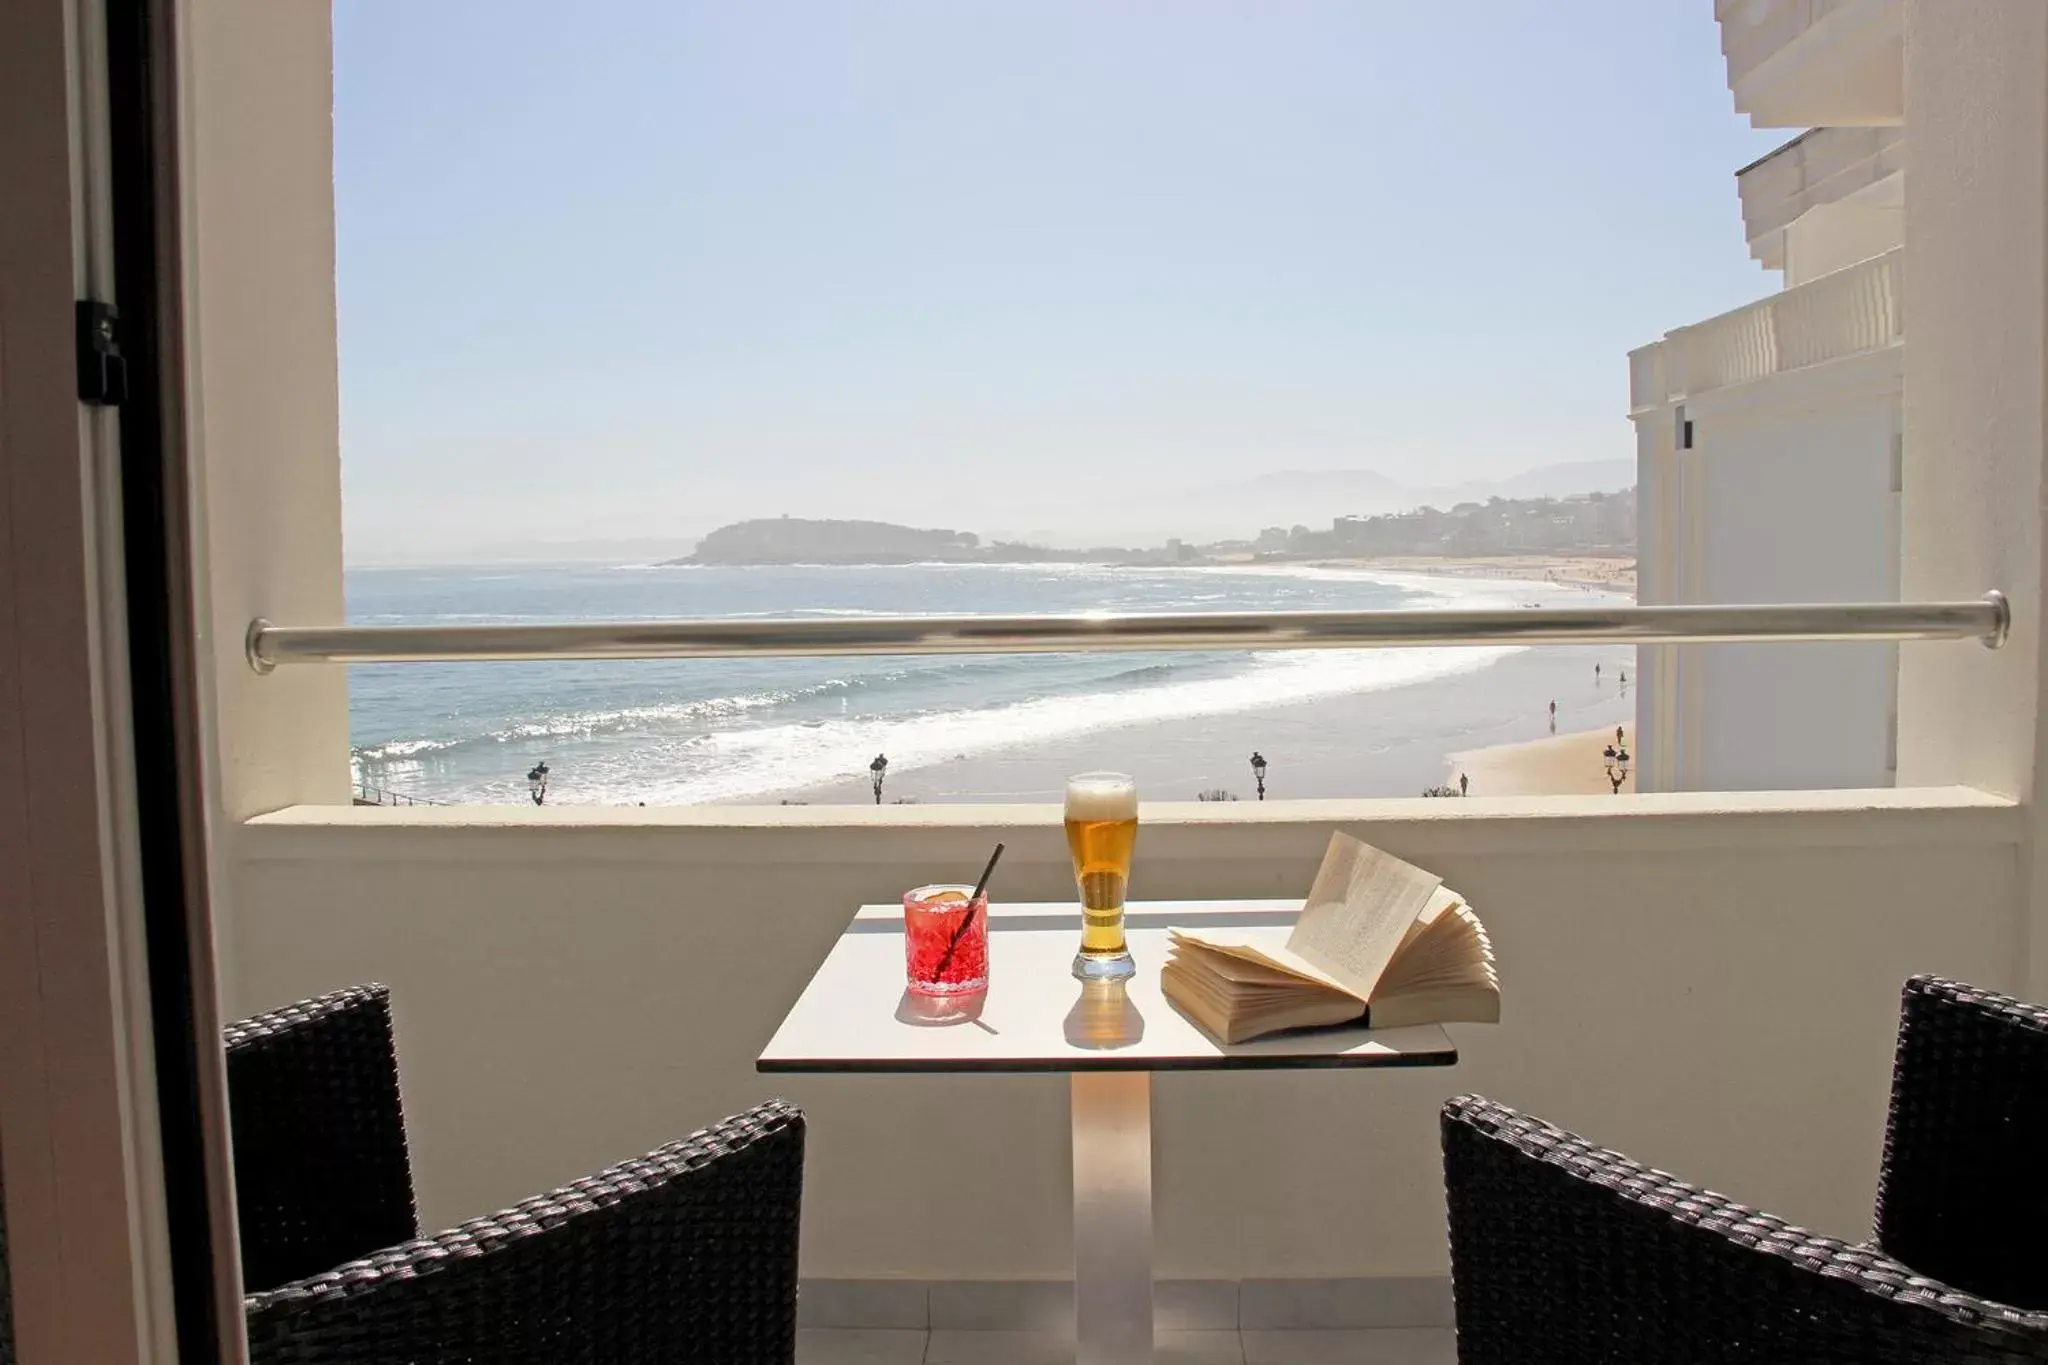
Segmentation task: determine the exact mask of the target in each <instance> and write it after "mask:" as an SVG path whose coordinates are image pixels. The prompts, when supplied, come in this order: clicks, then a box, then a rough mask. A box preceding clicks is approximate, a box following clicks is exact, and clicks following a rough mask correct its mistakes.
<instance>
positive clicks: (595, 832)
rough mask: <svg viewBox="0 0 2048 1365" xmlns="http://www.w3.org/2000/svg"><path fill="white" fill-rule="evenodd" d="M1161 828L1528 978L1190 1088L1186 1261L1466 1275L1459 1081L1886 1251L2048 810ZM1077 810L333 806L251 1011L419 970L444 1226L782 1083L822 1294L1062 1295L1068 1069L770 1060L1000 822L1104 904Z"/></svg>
mask: <svg viewBox="0 0 2048 1365" xmlns="http://www.w3.org/2000/svg"><path fill="white" fill-rule="evenodd" d="M1916 804H1917V806H1918V808H1915V806H1916ZM1452 806H1455V807H1457V808H1458V809H1457V810H1456V811H1455V812H1451V811H1447V810H1446V809H1445V808H1447V807H1452ZM1617 809H1624V810H1626V811H1627V814H1625V815H1620V816H1617V815H1616V811H1617ZM1145 814H1146V824H1145V826H1144V829H1143V833H1142V834H1141V836H1140V840H1139V862H1138V867H1137V872H1136V877H1135V883H1134V884H1135V888H1136V891H1137V892H1138V894H1141V895H1149V896H1201V895H1211V896H1270V895H1276V894H1285V893H1298V892H1300V891H1302V890H1304V889H1305V888H1306V886H1307V883H1308V881H1309V879H1310V877H1311V875H1312V873H1313V870H1314V868H1315V865H1316V862H1317V860H1318V858H1319V857H1320V854H1321V852H1322V848H1323V844H1324V842H1325V841H1326V839H1327V838H1328V834H1329V831H1330V830H1331V828H1333V827H1336V826H1344V827H1348V828H1352V829H1355V830H1357V831H1359V832H1360V833H1362V834H1365V835H1367V836H1369V837H1371V838H1373V839H1374V840H1376V841H1378V842H1380V843H1382V844H1384V845H1386V846H1387V847H1389V848H1391V849H1393V850H1394V851H1396V852H1398V853H1401V854H1403V855H1405V856H1407V857H1410V858H1413V859H1416V860H1418V861H1420V862H1422V863H1424V864H1425V865H1427V866H1429V867H1430V868H1432V869H1434V870H1438V871H1441V872H1442V873H1443V874H1444V875H1445V876H1446V877H1447V878H1448V879H1449V881H1450V883H1451V884H1452V885H1454V886H1456V887H1458V888H1459V889H1460V890H1462V891H1464V892H1466V893H1467V894H1468V895H1470V896H1471V897H1472V899H1473V901H1474V903H1475V904H1476V905H1477V906H1478V907H1479V909H1480V911H1481V913H1482V914H1483V915H1484V916H1485V918H1486V920H1487V923H1488V925H1489V927H1490V928H1491V930H1492V933H1493V936H1494V940H1495V942H1496V944H1497V947H1498V950H1499V955H1500V963H1501V970H1502V975H1503V979H1504V981H1505V983H1506V1009H1505V1016H1504V1022H1503V1023H1502V1024H1501V1025H1499V1026H1498V1027H1477V1026H1473V1027H1463V1028H1459V1029H1457V1030H1456V1032H1457V1034H1458V1040H1459V1045H1460V1047H1461V1049H1462V1050H1463V1053H1464V1060H1463V1062H1462V1063H1461V1064H1460V1065H1459V1066H1457V1067H1455V1068H1451V1069H1447V1070H1417V1071H1410V1072H1393V1073H1379V1074H1365V1073H1356V1072H1352V1073H1331V1072H1322V1073H1302V1074H1281V1073H1271V1074H1258V1075H1213V1076H1202V1075H1181V1076H1163V1077H1161V1078H1159V1080H1158V1082H1157V1098H1156V1108H1155V1120H1154V1123H1155V1134H1156V1152H1157V1156H1156V1163H1157V1164H1156V1181H1155V1202H1156V1210H1157V1220H1158V1264H1159V1271H1160V1273H1161V1274H1162V1275H1165V1276H1169V1277H1184V1276H1185V1277H1204V1278H1206V1277H1218V1278H1230V1277H1273V1276H1310V1277H1320V1276H1368V1275H1388V1276H1395V1275H1436V1274H1442V1273H1443V1272H1444V1271H1445V1269H1446V1266H1445V1260H1444V1256H1445V1252H1444V1236H1443V1227H1444V1211H1443V1201H1442V1193H1441V1190H1442V1185H1441V1175H1440V1167H1439V1163H1438V1153H1437V1127H1436V1108H1437V1106H1438V1104H1439V1103H1440V1102H1441V1101H1442V1100H1443V1099H1444V1098H1445V1097H1446V1096H1448V1095H1451V1094H1453V1093H1457V1092H1459V1091H1463V1090H1478V1091H1483V1092H1485V1093H1487V1094H1489V1095H1493V1096H1495V1097H1497V1098H1499V1099H1501V1100H1504V1101H1506V1102H1508V1103H1511V1104H1516V1105H1520V1106H1525V1107H1527V1108H1529V1109H1531V1110H1534V1111H1535V1112H1538V1113H1541V1114H1543V1115H1546V1116H1548V1117H1550V1118H1552V1119H1554V1120H1556V1121H1558V1122H1561V1123H1564V1124H1567V1125H1570V1126H1574V1127H1577V1128H1580V1129H1582V1130H1583V1131H1584V1132H1586V1133H1587V1134H1588V1135H1590V1136H1592V1137H1594V1138H1596V1139H1598V1140H1599V1141H1601V1142H1604V1143H1609V1144H1613V1145H1617V1146H1620V1147H1622V1148H1625V1149H1627V1150H1629V1151H1631V1152H1632V1153H1634V1154H1635V1155H1637V1156H1639V1157H1640V1158H1642V1159H1644V1160H1647V1161H1649V1162H1652V1163H1654V1164H1656V1165H1659V1166H1663V1167H1666V1168H1668V1169H1672V1170H1677V1171H1682V1172H1685V1173H1686V1174H1687V1175H1689V1176H1691V1177H1692V1178H1695V1179H1697V1180H1700V1181H1703V1182H1705V1183H1706V1184H1708V1185H1710V1186H1712V1187H1714V1188H1717V1189H1721V1190H1724V1191H1728V1192H1731V1193H1733V1194H1735V1195H1738V1196H1740V1197H1742V1198H1743V1199H1745V1200H1748V1201H1752V1202H1756V1203H1760V1204H1763V1205H1765V1206H1767V1207H1770V1208H1773V1209H1775V1210H1776V1211H1778V1212H1780V1213H1783V1214H1785V1215H1787V1216H1789V1217H1792V1218H1795V1219H1797V1220H1800V1221H1802V1222H1804V1223H1807V1224H1810V1225H1812V1226H1815V1227H1818V1228H1822V1229H1825V1230H1827V1231H1829V1232H1832V1233H1835V1234H1837V1235H1839V1236H1842V1237H1846V1238H1851V1239H1854V1238H1857V1237H1860V1236H1863V1235H1865V1234H1866V1233H1867V1230H1868V1226H1869V1218H1870V1207H1871V1197H1872V1192H1873V1190H1874V1188H1875V1181H1876V1176H1877V1165H1878V1156H1879V1140H1880V1136H1881V1131H1882V1125H1883V1117H1884V1106H1885V1099H1886V1094H1887V1085H1888V1078H1889V1071H1890V1060H1891V1050H1892V1044H1893V1030H1894V1014H1895V1010H1896V1001H1897V993H1898V989H1899V985H1900V982H1901V981H1902V980H1903V979H1904V977H1905V976H1906V975H1908V974H1909V973H1911V972H1915V971H1927V970H1933V971H1941V972H1948V973H1953V974H1955V975H1958V976H1962V977H1966V978H1969V979H1971V980H1974V981H1979V982H1983V983H1985V984H1987V985H1991V986H2013V985H2016V984H2017V983H2016V982H2015V981H2014V979H2013V975H2012V974H2013V972H2014V970H2015V953H2016V950H2017V945H2018V941H2019V933H2020V924H2019V910H2018V907H2017V901H2016V898H2015V894H2014V886H2015V876H2016V852H2015V848H2014V841H2015V840H2016V838H2017V837H2018V835H2017V831H2018V829H2019V827H2020V824H2021V820H2020V818H2019V816H2020V812H2019V811H2018V810H2016V809H2015V808H2013V807H2011V806H2008V805H2005V804H2003V803H2002V802H1999V801H1996V800H1993V799H1992V798H1987V797H1982V796H1979V795H1976V794H1974V793H1965V792H1961V791H1948V792H1935V793H1918V794H1908V793H1890V792H1864V793H1842V794H1834V795H1829V794H1819V795H1812V796H1802V797H1782V798H1773V797H1745V798H1742V799H1741V800H1740V801H1739V802H1728V801H1725V800H1724V799H1723V798H1719V797H1707V796H1663V797H1643V798H1635V799H1631V800H1629V801H1628V802H1625V803H1624V804H1623V806H1622V807H1620V808H1617V806H1616V805H1615V804H1614V803H1613V802H1612V801H1610V800H1609V799H1607V798H1597V799H1596V798H1557V799H1553V800H1550V801H1546V802H1535V803H1520V804H1517V803H1514V802H1511V801H1509V800H1507V799H1501V800H1495V801H1483V800H1478V799H1474V800H1470V801H1463V802H1427V801H1389V802H1365V803H1337V802H1327V803H1325V802H1289V803H1279V802H1275V803H1269V804H1268V805H1267V806H1265V807H1263V808H1251V809H1248V808H1246V807H1243V806H1242V805H1240V806H1239V807H1234V808H1233V809H1232V811H1231V812H1230V818H1229V819H1228V820H1227V821H1225V820H1220V819H1217V818H1216V817H1214V816H1213V814H1212V813H1211V812H1210V811H1209V810H1207V809H1206V808H1203V807H1200V806H1196V805H1184V806H1152V807H1148V808H1147V809H1146V813H1145ZM1057 822H1058V813H1057V811H1056V810H1055V809H1053V808H1050V807H1042V808H1031V807H1022V808H1019V807H992V808H991V807H985V808H958V809H953V810H939V809H929V810H890V809H884V810H881V811H875V812H868V811H861V810H852V811H828V810H824V809H822V808H806V809H803V810H797V811H746V810H738V809H723V810H719V809H707V810H701V811H694V812H691V811H666V812H651V811H650V812H621V811H614V810H603V811H596V810H593V811H589V812H576V811H571V810H562V811H560V812H554V811H530V810H529V811H518V810H505V811H491V812H488V813H486V812H483V811H480V810H476V809H470V810H459V809H457V810H443V811H428V810H371V809H365V810H350V809H347V808H314V807H301V808H296V809H294V810H290V811H285V812H282V813H279V814H277V815H274V816H269V817H264V818H262V819H259V820H258V821H256V822H254V823H253V824H251V825H249V826H248V827H246V828H245V829H244V830H243V836H244V837H243V839H242V840H241V841H240V842H241V844H242V847H243V849H244V852H245V861H244V862H243V863H242V865H241V867H240V871H239V875H238V881H237V887H236V890H237V893H238V894H237V895H236V897H235V903H236V904H237V906H238V907H239V909H238V911H237V915H238V918H237V922H236V923H235V925H234V926H233V928H234V932H233V933H232V934H230V935H229V936H228V941H229V942H230V943H231V944H232V945H233V947H232V951H231V957H230V959H229V961H228V963H227V964H226V965H227V970H226V972H225V978H226V980H227V981H228V983H229V988H230V993H231V999H230V1001H229V1007H230V1009H231V1011H232V1012H234V1013H236V1014H240V1013H244V1012H247V1011H252V1010H256V1009H261V1008H264V1007H268V1006H272V1005H276V1004H279V1003H282V1002H284V1001H288V1000H293V999H298V998H300V997H303V996H306V995H309V994H312V993H314V992H316V991H321V990H325V989H329V988H332V987H335V986H339V985H342V984H344V983H348V982H356V981H364V980H372V979H375V980H382V981H385V982H388V983H389V984H390V985H391V987H392V989H393V994H394V999H395V1002H396V1011H397V1028H398V1047H399V1056H400V1061H401V1065H402V1068H403V1076H404V1088H405V1102H406V1112H407V1124H408V1128H409V1130H410V1132H411V1136H412V1142H413V1158H414V1164H415V1171H416V1176H417V1181H418V1186H419V1192H420V1200H421V1214H422V1217H423V1218H424V1220H425V1221H426V1223H428V1224H429V1225H436V1226H438V1225H444V1224H448V1223H451V1222H453V1221H455V1220H458V1219H460V1218H463V1217H465V1216H468V1215H472V1214H477V1213H482V1212H484V1211H486V1210H488V1209H491V1208H494V1207H496V1206H498V1205H502V1204H504V1203H507V1202H509V1201H511V1200H513V1199H516V1198H519V1197H522V1196H524V1195H526V1194H530V1193H533V1192H536V1191H538V1190H541V1189H544V1188H547V1187H549V1186H551V1185H553V1184H556V1183H558V1182H562V1181H565V1180H568V1179H570V1178H573V1177H575V1176H578V1175H581V1174H584V1173H587V1172H588V1171H590V1170H593V1169H595V1168H597V1167H599V1166H601V1165H603V1164H604V1163H606V1162H609V1161H613V1160H617V1159H619V1158H621V1157H624V1156H627V1155H631V1154H634V1153H637V1152H639V1151H640V1150H642V1149H645V1148H649V1147H652V1146H654V1145H656V1144H658V1143H660V1142H662V1141H665V1140H667V1139H669V1138H672V1137H674V1136H677V1135H679V1134H681V1133H683V1132H686V1131H688V1130H689V1129H691V1128H692V1127H694V1126H696V1125H699V1124H702V1123H704V1122H706V1121H708V1120H711V1119H713V1118H715V1117H717V1116H719V1115H722V1114H724V1113H726V1112H728V1111H731V1110H734V1109H738V1108H741V1107H743V1106H745V1105H747V1104H750V1103H752V1102H754V1101H756V1100H758V1099H761V1098H763V1097H765V1096H769V1095H773V1094H784V1095H787V1096H789V1097H790V1098H792V1099H794V1100H796V1101H797V1102H799V1103H801V1104H802V1105H803V1106H804V1107H805V1108H806V1109H807V1110H808V1112H809V1114H810V1119H811V1130H810V1147H809V1156H808V1166H807V1176H806V1182H807V1183H806V1189H805V1223H804V1234H803V1236H804V1243H803V1246H804V1250H803V1255H804V1270H805V1273H806V1274H808V1275H813V1276H825V1277H852V1278H863V1279H866V1278H876V1277H891V1276H900V1277H911V1278H929V1279H980V1278H990V1279H1019V1278H1060V1277H1062V1276H1066V1275H1070V1274H1071V1266H1072V1262H1071V1244H1070V1243H1071V1238H1070V1232H1069V1221H1068V1220H1069V1216H1070V1213H1069V1207H1068V1203H1067V1199H1068V1194H1067V1191H1068V1190H1069V1188H1070V1185H1069V1171H1068V1165H1067V1161H1068V1157H1067V1129H1066V1093H1065V1085H1064V1082H1063V1080H1062V1079H1060V1078H1058V1077H1029V1076H1013V1077H989V1078H978V1079H971V1080H969V1079H953V1078H942V1077H875V1076H856V1077H805V1076H772V1077H763V1076H758V1075H756V1074H754V1072H753V1069H752V1063H753V1058H754V1056H755V1053H756V1052H757V1050H758V1049H759V1048H760V1047H761V1045H762V1044H763V1043H764V1042H765V1041H766V1040H767V1038H768V1036H769V1034H770V1033H771V1031H772V1030H773V1029H774V1027H775V1026H776V1024H777V1022H778V1021H779V1020H780V1018H781V1015H782V1013H783V1011H784V1009H785V1008H786V1007H787V1005H788V1004H789V1003H790V1001H792V1000H793V999H794V998H795V997H796V995H797V994H798V992H799V991H800V990H801V989H802V988H803V985H804V983H805V981H806V979H807V978H808V976H809V974H810V972H811V970H812V968H813V967H814V966H815V965H816V964H817V962H818V961H819V960H820V959H821V958H822V957H823V956H824V953H825V951H826V949H827V947H828V946H829V945H830V943H831V942H832V940H833V938H834V937H835V936H836V935H837V934H838V932H839V931H840V928H841V926H842V925H843V923H844V922H845V920H846V919H847V917H848V915H849V914H850V913H851V911H852V908H853V907H854V906H855V905H856V904H858V903H860V902H862V901H881V900H888V899H890V898H892V897H894V896H895V895H897V894H898V893H900V892H901V891H902V889H903V888H904V887H906V886H910V885H914V884H916V883H920V882H924V881H928V880H930V879H931V878H932V877H935V876H940V875H953V872H954V871H957V870H958V869H961V868H968V867H972V866H974V865H975V864H977V863H978V862H979V861H980V860H981V859H982V858H983V857H984V856H985V855H986V851H987V849H988V847H989V846H990V844H991V843H993V842H994V840H996V839H998V838H1001V839H1004V840H1006V841H1008V843H1009V845H1010V852H1009V854H1008V856H1007V857H1006V858H1005V859H1004V864H1003V873H1002V884H1001V887H1000V890H1001V893H1002V894H1005V895H1010V896H1018V897H1030V898H1054V897H1060V896H1063V895H1066V894H1070V890H1071V878H1070V874H1069V872H1068V869H1067V862H1066V853H1065V849H1064V846H1063V844H1062V841H1061V837H1060V834H1059V826H1058V823H1057ZM993 966H994V970H996V971H997V972H1000V971H1002V970H1003V963H1002V959H1001V955H1000V948H999V947H998V952H997V956H996V958H995V961H994V964H993ZM1046 987H1047V989H1048V990H1050V991H1052V992H1054V993H1055V994H1060V993H1063V992H1066V991H1068V990H1069V989H1071V988H1072V983H1070V982H1067V981H1065V980H1053V981H1048V982H1046Z"/></svg>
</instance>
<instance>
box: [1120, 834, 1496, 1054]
mask: <svg viewBox="0 0 2048 1365" xmlns="http://www.w3.org/2000/svg"><path fill="white" fill-rule="evenodd" d="M1167 935H1168V938H1169V940H1170V941H1171V945H1172V946H1171V949H1170V951H1169V954H1168V957H1167V960H1166V965H1165V967H1164V968H1162V969H1161V973H1160V987H1161V989H1162V990H1164V991H1165V993H1166V996H1167V998H1168V999H1170V1000H1172V1001H1173V1002H1174V1003H1175V1004H1177V1005H1179V1006H1180V1007H1181V1009H1183V1010H1185V1011H1186V1012H1187V1013H1188V1014H1189V1015H1190V1016H1191V1017H1192V1018H1193V1019H1194V1020H1195V1022H1197V1023H1199V1024H1200V1025H1201V1026H1202V1027H1203V1028H1205V1029H1207V1030H1208V1031H1209V1032H1210V1033H1212V1034H1214V1035H1215V1036H1216V1037H1217V1038H1219V1039H1221V1040H1222V1041H1223V1042H1225V1043H1241V1042H1243V1041H1244V1040H1245V1039H1247V1038H1258V1037H1261V1036H1263V1035H1265V1034H1268V1033H1278V1032H1280V1031H1281V1030H1282V1029H1291V1028H1311V1027H1315V1026H1317V1025H1328V1024H1349V1023H1355V1022H1364V1023H1366V1024H1367V1025H1368V1026H1370V1027H1372V1028H1401V1027H1403V1026H1405V1025H1408V1024H1442V1023H1450V1022H1453V1021H1465V1022H1469V1023H1479V1024H1492V1023H1498V1022H1499V1021H1500V981H1499V979H1498V978H1497V977H1495V975H1494V971H1493V945H1492V944H1491V943H1490V942H1488V941H1487V937H1486V930H1485V929H1484V928H1482V927H1481V926H1480V923H1479V917H1478V916H1477V915H1474V914H1473V913H1472V911H1471V910H1470V909H1468V908H1467V907H1466V905H1465V903H1464V901H1463V899H1462V898H1460V897H1459V895H1458V894H1457V893H1456V892H1455V891H1452V890H1450V889H1449V888H1447V887H1446V886H1444V885H1443V881H1442V879H1441V878H1438V877H1433V876H1431V875H1430V874H1429V873H1427V872H1424V871H1423V870H1422V869H1421V868H1419V867H1414V866H1411V865H1410V864H1408V863H1404V862H1402V861H1401V860H1400V859H1399V858H1396V857H1394V856H1393V855H1392V854H1391V853H1383V852H1381V851H1380V850H1379V849H1376V848H1374V847H1373V846H1372V845H1370V844H1367V843H1363V842H1361V841H1359V840H1357V839H1354V838H1352V837H1351V836H1350V835H1348V834H1342V833H1339V834H1333V835H1332V836H1330V847H1329V851H1328V852H1326V853H1325V854H1324V855H1323V865H1322V868H1321V869H1320V870H1319V871H1318V872H1317V873H1316V880H1315V885H1314V886H1313V887H1312V888H1310V890H1309V893H1308V901H1307V903H1306V904H1305V905H1303V906H1302V910H1301V915H1300V918H1298V919H1297V920H1296V921H1295V924H1294V929H1293V931H1292V932H1288V931H1286V930H1283V929H1263V928H1252V929H1202V930H1194V929H1169V930H1168V931H1167ZM1283 935H1284V937H1283Z"/></svg>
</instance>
